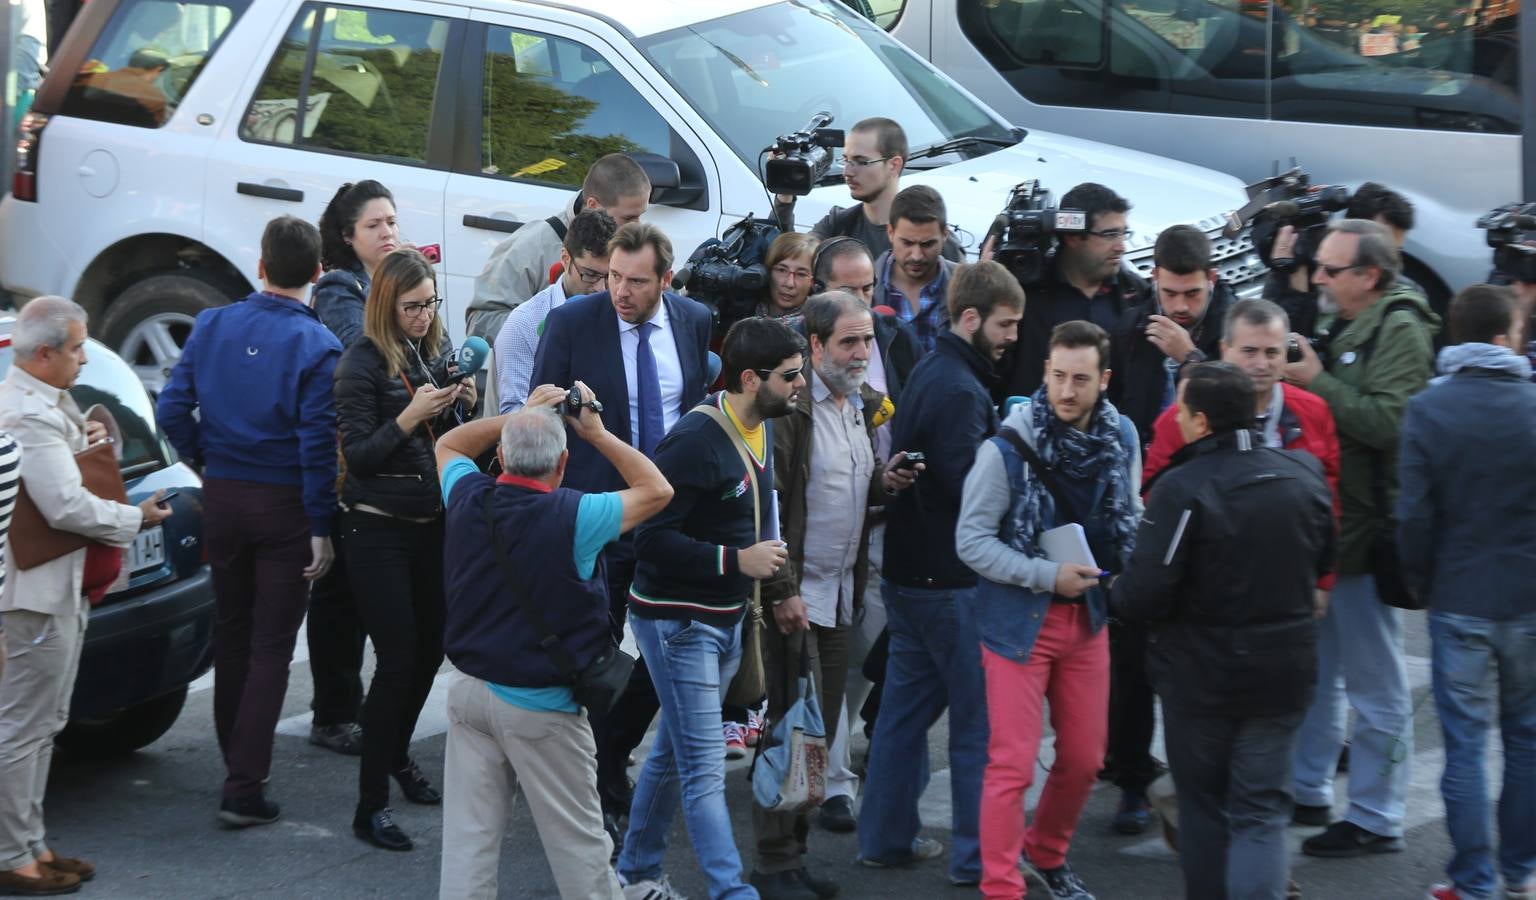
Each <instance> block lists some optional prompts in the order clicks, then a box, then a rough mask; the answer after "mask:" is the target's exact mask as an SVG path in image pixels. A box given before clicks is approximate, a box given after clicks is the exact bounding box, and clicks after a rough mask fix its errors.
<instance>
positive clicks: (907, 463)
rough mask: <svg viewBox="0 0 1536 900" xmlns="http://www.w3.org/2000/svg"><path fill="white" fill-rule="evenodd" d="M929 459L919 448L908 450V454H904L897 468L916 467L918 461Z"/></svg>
mask: <svg viewBox="0 0 1536 900" xmlns="http://www.w3.org/2000/svg"><path fill="white" fill-rule="evenodd" d="M927 460H928V457H926V456H924V455H923V454H922V452H921V451H919V450H908V451H907V452H906V454H905V455H904V456H902V458H901V462H899V463H897V464H896V468H897V469H911V468H914V467H916V466H917V464H918V463H920V462H926V461H927Z"/></svg>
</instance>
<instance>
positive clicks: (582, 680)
mask: <svg viewBox="0 0 1536 900" xmlns="http://www.w3.org/2000/svg"><path fill="white" fill-rule="evenodd" d="M495 496H496V491H495V490H494V489H492V490H489V491H486V492H485V500H484V501H483V502H482V503H481V505H480V508H481V511H482V512H483V513H484V514H485V527H486V528H487V529H489V530H490V534H491V542H492V544H494V545H495V549H496V562H497V563H498V564H499V565H500V566H501V574H502V577H503V578H505V579H506V583H507V589H508V590H510V591H511V592H512V598H513V599H514V600H515V601H517V605H518V606H519V607H521V608H522V611H523V612H524V614H526V615H527V616H528V620H529V622H530V623H532V625H533V627H534V628H535V629H536V630H537V631H538V632H539V634H540V635H542V636H543V637H541V638H540V639H539V646H540V647H542V648H544V652H545V653H548V654H549V656H550V658H551V659H553V660H554V662H555V668H557V669H559V670H560V675H561V676H562V677H563V678H565V679H566V680H567V681H568V682H569V684H570V687H571V694H572V696H573V698H574V699H575V700H576V703H577V705H579V706H581V707H582V708H584V709H586V710H587V712H588V714H589V715H591V716H594V717H598V716H604V715H607V713H608V711H609V710H611V709H613V704H615V703H617V702H618V699H619V696H620V695H621V694H623V693H624V688H625V686H627V685H628V684H629V676H630V673H631V672H633V671H634V669H635V658H634V657H633V656H630V655H629V654H628V653H625V652H624V651H623V650H620V649H619V646H618V645H617V644H613V645H610V646H609V647H608V648H607V649H605V650H604V651H603V652H602V653H599V654H598V655H597V658H596V659H593V660H592V661H591V662H589V663H587V664H586V666H580V665H578V664H577V662H576V660H574V659H572V658H571V654H570V653H569V652H567V651H566V649H565V647H563V646H561V644H560V635H558V634H555V633H554V632H552V631H550V629H549V628H548V627H547V626H546V625H545V624H544V614H543V613H541V612H540V611H539V607H538V605H537V604H534V603H530V602H529V597H528V588H527V585H525V584H523V582H522V581H521V580H520V579H519V578H518V577H517V573H516V572H513V571H512V558H511V557H510V556H508V555H507V548H506V547H505V546H504V545H503V544H502V542H501V535H499V534H497V533H496V517H495V516H494V515H493V514H492V512H491V503H492V500H493V499H494V498H495Z"/></svg>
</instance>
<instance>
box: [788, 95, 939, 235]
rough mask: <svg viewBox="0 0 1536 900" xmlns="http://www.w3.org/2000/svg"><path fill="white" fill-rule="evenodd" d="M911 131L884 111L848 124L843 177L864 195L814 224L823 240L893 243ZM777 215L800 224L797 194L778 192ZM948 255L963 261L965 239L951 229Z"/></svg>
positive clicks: (855, 194)
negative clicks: (889, 226) (891, 229)
mask: <svg viewBox="0 0 1536 900" xmlns="http://www.w3.org/2000/svg"><path fill="white" fill-rule="evenodd" d="M908 152H909V151H908V149H907V133H906V132H905V131H902V130H901V126H900V125H898V124H896V123H895V122H894V121H892V120H890V119H886V118H882V117H880V116H875V117H873V118H869V119H860V120H859V121H858V122H855V123H854V125H853V127H852V128H851V129H849V130H848V134H847V136H846V137H845V138H844V141H843V181H845V182H847V184H848V193H849V194H850V195H852V197H853V199H855V200H857V201H859V204H858V205H857V206H848V207H842V206H834V207H832V210H831V211H830V212H828V213H827V214H826V215H825V216H823V217H822V218H821V221H819V222H817V223H816V224H815V225H813V226H811V234H813V235H815V236H816V237H818V238H821V239H822V240H825V239H827V238H830V237H853V238H858V239H859V240H860V241H863V242H864V246H866V247H868V248H869V252H870V253H871V254H873V255H874V256H877V257H878V256H879V255H881V254H882V253H885V252H886V251H888V250H890V249H891V239H890V237H888V236H887V234H886V223H887V222H889V221H890V215H891V203H892V202H893V201H894V200H895V199H896V193H897V191H899V190H901V185H900V179H901V170H902V168H903V167H904V166H905V165H906V162H907V153H908ZM774 200H775V201H777V202H776V203H775V204H774V207H773V217H774V219H776V220H777V221H778V223H779V227H780V228H782V229H783V230H784V231H786V232H789V231H794V230H795V200H796V197H795V195H794V194H778V195H776V196H775V197H774ZM944 257H945V258H946V259H951V260H954V261H955V262H959V261H960V260H961V259H962V255H961V253H960V245H959V244H956V243H955V241H954V238H951V237H949V235H948V234H947V233H946V235H945V244H944Z"/></svg>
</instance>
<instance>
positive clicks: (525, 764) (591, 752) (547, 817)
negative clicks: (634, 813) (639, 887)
mask: <svg viewBox="0 0 1536 900" xmlns="http://www.w3.org/2000/svg"><path fill="white" fill-rule="evenodd" d="M596 754H597V746H596V744H594V743H593V741H592V728H591V726H589V725H588V724H587V717H586V716H585V715H584V714H576V715H572V714H570V713H555V712H533V711H531V710H526V709H523V708H521V707H518V706H513V705H512V704H510V703H507V702H506V701H504V700H502V699H501V698H499V697H497V696H495V695H494V694H492V693H491V691H490V688H489V687H487V686H486V683H485V682H483V681H481V680H480V679H478V678H471V677H469V676H467V675H464V674H462V673H455V674H454V676H453V680H452V684H451V685H450V686H449V688H448V750H447V754H446V756H445V758H444V762H443V768H444V772H443V868H442V881H441V884H440V888H439V890H440V893H441V896H442V898H443V900H474V898H487V900H489V898H494V897H496V896H497V893H496V890H497V884H496V876H497V871H498V869H499V868H500V861H501V843H502V837H503V836H504V834H505V832H506V825H507V813H508V812H509V811H510V810H511V806H512V800H513V797H514V793H513V792H514V791H516V790H517V789H518V788H519V787H521V788H522V791H523V794H524V796H526V797H527V798H528V808H529V810H530V811H531V812H532V813H533V824H534V827H536V828H537V829H538V831H539V840H540V842H541V843H543V845H544V855H545V857H546V858H547V859H548V860H549V867H550V869H551V870H552V871H553V872H554V876H555V885H556V886H557V887H558V888H559V890H560V896H561V897H562V898H564V900H577V898H581V900H588V898H608V900H621V898H622V897H623V894H622V892H621V890H620V888H619V880H618V877H617V876H615V875H614V873H613V870H612V869H611V868H609V866H608V857H609V856H610V855H611V854H612V853H613V842H612V841H611V840H609V838H608V834H607V832H605V831H603V813H602V809H601V807H600V806H599V804H598V801H597V763H596Z"/></svg>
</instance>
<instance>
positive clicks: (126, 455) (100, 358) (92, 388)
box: [0, 329, 171, 478]
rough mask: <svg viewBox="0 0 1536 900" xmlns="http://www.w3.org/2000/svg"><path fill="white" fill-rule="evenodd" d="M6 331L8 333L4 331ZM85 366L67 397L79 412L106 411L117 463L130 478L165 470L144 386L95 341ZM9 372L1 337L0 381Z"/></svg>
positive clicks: (166, 460) (166, 455)
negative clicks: (113, 425)
mask: <svg viewBox="0 0 1536 900" xmlns="http://www.w3.org/2000/svg"><path fill="white" fill-rule="evenodd" d="M3 330H8V329H3ZM85 356H86V360H87V362H86V364H85V367H84V368H82V369H81V370H80V379H79V380H78V381H76V382H75V386H74V387H72V388H70V390H69V393H70V395H71V396H73V397H74V398H75V403H76V404H77V405H78V406H79V407H80V411H81V412H85V411H86V410H89V409H90V408H91V407H92V406H95V405H96V404H98V403H99V404H101V405H102V406H105V407H106V408H107V412H110V413H111V414H112V418H114V419H116V420H117V427H118V429H119V430H121V432H122V442H121V443H120V444H119V445H118V462H119V464H120V465H121V466H122V469H123V474H124V475H125V476H127V477H129V478H132V477H134V476H136V475H142V474H144V473H146V472H151V471H154V470H155V469H159V468H162V467H164V466H168V465H170V463H171V448H170V444H169V443H167V442H166V440H165V438H164V436H163V435H161V433H160V429H159V426H157V425H156V424H155V407H154V405H153V404H152V403H150V401H149V395H148V394H147V393H145V392H144V384H143V382H141V381H139V376H138V375H137V374H135V373H134V371H133V369H132V368H131V367H129V365H128V364H127V363H125V362H123V361H122V360H121V359H119V358H118V356H117V354H116V353H113V352H112V351H111V350H108V349H107V348H106V346H104V345H102V344H99V343H97V342H96V341H94V340H92V341H87V342H86V345H85ZM10 368H11V342H10V338H9V335H5V336H3V337H0V378H4V377H5V373H6V372H7V371H8V370H9V369H10Z"/></svg>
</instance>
